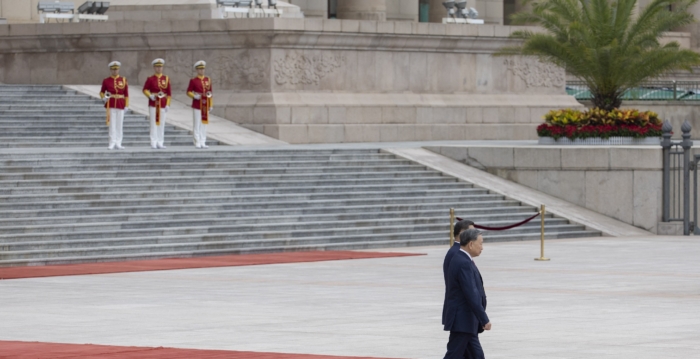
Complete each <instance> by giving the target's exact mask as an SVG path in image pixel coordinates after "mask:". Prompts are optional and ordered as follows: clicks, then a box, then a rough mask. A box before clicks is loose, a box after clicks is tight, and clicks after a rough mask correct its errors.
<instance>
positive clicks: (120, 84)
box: [100, 61, 129, 150]
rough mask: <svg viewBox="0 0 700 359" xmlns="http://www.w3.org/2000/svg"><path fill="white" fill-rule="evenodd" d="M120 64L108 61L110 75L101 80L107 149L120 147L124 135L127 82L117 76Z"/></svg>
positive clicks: (127, 94)
mask: <svg viewBox="0 0 700 359" xmlns="http://www.w3.org/2000/svg"><path fill="white" fill-rule="evenodd" d="M121 66H122V64H121V63H120V62H119V61H112V62H110V63H109V70H110V72H111V73H112V75H111V76H110V77H108V78H106V79H104V80H103V81H102V89H101V90H100V97H101V98H102V101H104V103H105V108H106V109H107V126H109V147H108V148H109V149H110V150H113V149H115V148H116V149H120V150H123V149H124V147H122V138H123V137H124V136H123V135H124V131H123V125H124V111H128V110H129V84H128V83H127V82H126V78H124V77H122V76H119V68H120V67H121Z"/></svg>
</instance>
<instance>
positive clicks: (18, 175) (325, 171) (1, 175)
mask: <svg viewBox="0 0 700 359" xmlns="http://www.w3.org/2000/svg"><path fill="white" fill-rule="evenodd" d="M105 151H106V150H105ZM111 152H115V153H119V152H122V151H111ZM158 152H167V151H158ZM25 170H26V168H25ZM416 170H420V168H415V167H409V166H392V167H391V168H387V167H373V168H366V167H334V168H326V167H298V168H240V169H193V168H188V169H169V170H149V171H143V170H133V171H129V170H121V171H81V172H70V171H66V172H51V171H47V172H43V173H42V172H23V171H19V170H15V169H12V171H11V172H12V173H10V171H9V170H6V171H4V172H0V181H8V180H22V179H25V180H47V179H77V178H97V177H99V178H129V177H132V178H136V177H154V176H156V177H157V176H163V177H168V176H194V175H198V174H200V175H201V176H202V177H208V176H225V175H230V176H241V175H247V176H257V175H265V176H269V175H287V174H288V175H300V174H309V173H313V174H319V175H336V176H337V175H341V174H344V173H347V174H361V173H368V174H371V173H381V174H384V173H386V174H387V175H389V176H390V175H393V174H395V173H402V172H405V173H414V172H416Z"/></svg>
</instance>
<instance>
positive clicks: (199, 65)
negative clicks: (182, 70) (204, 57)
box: [194, 61, 207, 69]
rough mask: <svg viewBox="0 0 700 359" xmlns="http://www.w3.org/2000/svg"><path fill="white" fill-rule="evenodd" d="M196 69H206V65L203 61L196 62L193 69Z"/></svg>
mask: <svg viewBox="0 0 700 359" xmlns="http://www.w3.org/2000/svg"><path fill="white" fill-rule="evenodd" d="M198 67H201V68H206V67H207V63H206V62H204V61H197V62H195V63H194V68H195V69H196V68H198Z"/></svg>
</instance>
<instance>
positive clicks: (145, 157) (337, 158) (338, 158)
mask: <svg viewBox="0 0 700 359" xmlns="http://www.w3.org/2000/svg"><path fill="white" fill-rule="evenodd" d="M203 159H206V161H207V162H208V163H259V162H266V163H267V162H275V163H284V162H331V161H332V162H343V163H345V162H350V161H352V162H361V161H384V163H410V162H408V161H400V160H397V159H396V158H395V157H393V156H391V155H389V154H385V153H371V154H352V153H351V154H336V155H331V156H329V155H323V154H321V155H316V154H314V153H300V154H274V155H263V154H261V155H258V156H254V155H250V154H247V153H239V152H234V151H226V152H221V153H217V155H216V156H210V155H206V156H201V155H200V153H198V152H192V153H187V154H182V155H179V156H178V157H177V158H173V156H172V155H170V154H163V153H161V152H145V153H143V154H141V155H140V156H138V157H126V158H124V157H121V156H119V157H115V156H104V157H98V158H95V157H88V158H71V159H63V160H61V164H62V165H63V166H67V165H76V164H77V165H89V164H107V163H116V164H144V163H163V162H165V161H167V162H168V163H190V162H193V161H201V160H203ZM55 161H56V159H55V158H26V159H23V158H14V159H11V160H10V159H6V158H2V157H0V168H2V167H4V166H46V165H48V164H52V163H54V162H55Z"/></svg>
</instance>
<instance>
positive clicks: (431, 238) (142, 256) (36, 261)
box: [0, 231, 600, 266]
mask: <svg viewBox="0 0 700 359" xmlns="http://www.w3.org/2000/svg"><path fill="white" fill-rule="evenodd" d="M597 235H600V233H597V232H594V231H572V232H565V233H550V234H547V235H546V236H545V238H546V239H548V240H551V239H559V238H581V237H591V236H597ZM363 237H365V240H364V241H353V242H340V243H334V244H320V245H289V244H283V245H279V244H277V243H272V245H270V246H265V247H246V248H241V249H218V248H217V249H208V248H207V249H202V250H194V251H184V250H178V251H169V252H168V251H165V252H138V253H135V254H128V255H127V254H112V253H110V254H106V255H92V256H85V255H80V256H62V257H58V256H53V257H49V256H47V257H43V258H34V257H32V256H31V255H29V256H26V257H27V258H17V259H6V260H1V259H0V265H4V266H26V265H53V264H72V263H85V262H114V261H127V260H128V261H135V260H146V259H159V258H189V257H198V256H213V255H230V254H255V253H269V252H293V251H314V250H361V249H376V248H401V247H412V246H429V245H445V249H447V244H446V243H447V241H446V239H445V238H444V233H442V232H440V233H438V232H435V233H431V234H430V235H427V234H423V236H421V237H419V238H407V236H404V237H401V236H397V237H398V238H389V239H386V238H387V236H385V235H381V236H363ZM352 239H355V238H348V240H352ZM536 239H539V234H528V235H522V236H518V237H511V236H509V235H497V236H492V237H491V239H486V242H503V241H514V240H518V241H521V240H536ZM256 243H258V242H256V241H252V242H251V244H256ZM262 244H266V243H262ZM0 258H2V257H0Z"/></svg>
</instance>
